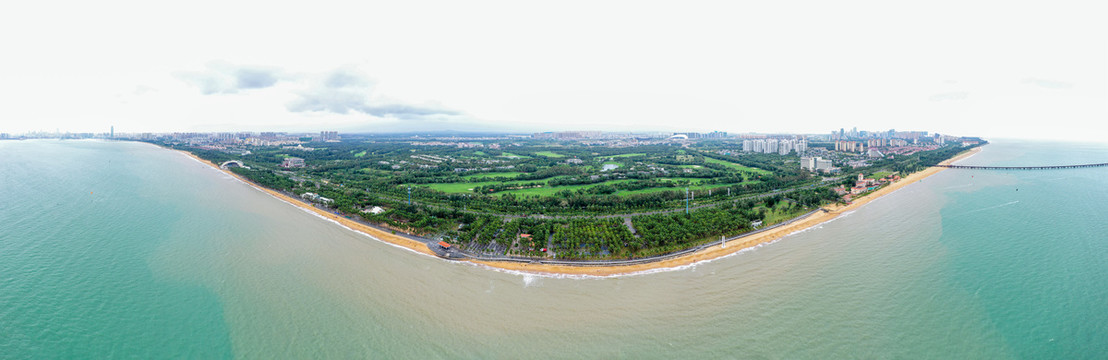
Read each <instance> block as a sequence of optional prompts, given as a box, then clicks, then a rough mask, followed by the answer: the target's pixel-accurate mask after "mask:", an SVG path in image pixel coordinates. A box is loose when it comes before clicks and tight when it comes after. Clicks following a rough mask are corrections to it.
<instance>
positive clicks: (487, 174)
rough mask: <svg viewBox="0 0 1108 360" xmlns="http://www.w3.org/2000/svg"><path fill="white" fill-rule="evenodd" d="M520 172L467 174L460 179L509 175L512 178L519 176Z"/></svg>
mask: <svg viewBox="0 0 1108 360" xmlns="http://www.w3.org/2000/svg"><path fill="white" fill-rule="evenodd" d="M521 174H523V173H521V172H490V173H479V174H469V175H465V176H462V179H466V180H469V179H473V178H479V177H509V178H514V177H516V176H519V175H521Z"/></svg>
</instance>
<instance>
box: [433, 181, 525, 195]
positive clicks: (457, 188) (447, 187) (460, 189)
mask: <svg viewBox="0 0 1108 360" xmlns="http://www.w3.org/2000/svg"><path fill="white" fill-rule="evenodd" d="M530 182H544V181H543V180H535V181H527V182H506V183H504V184H508V185H513V184H524V183H530ZM500 183H501V182H499V181H480V182H464V183H438V184H418V185H412V186H424V187H429V188H432V189H435V190H438V191H442V192H444V193H467V192H472V190H470V189H473V188H475V187H478V186H488V185H497V184H500Z"/></svg>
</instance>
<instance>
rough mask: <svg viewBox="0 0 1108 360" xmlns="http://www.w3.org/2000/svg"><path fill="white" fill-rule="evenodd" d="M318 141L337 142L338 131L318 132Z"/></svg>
mask: <svg viewBox="0 0 1108 360" xmlns="http://www.w3.org/2000/svg"><path fill="white" fill-rule="evenodd" d="M319 139H320V140H321V141H331V140H338V139H339V132H338V131H320V132H319Z"/></svg>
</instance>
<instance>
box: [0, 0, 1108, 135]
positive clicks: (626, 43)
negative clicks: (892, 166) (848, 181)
mask: <svg viewBox="0 0 1108 360" xmlns="http://www.w3.org/2000/svg"><path fill="white" fill-rule="evenodd" d="M60 7H65V8H67V9H69V11H66V12H57V11H55V10H56V9H57V8H60ZM998 8H1003V9H1004V12H1003V14H999V13H997V9H998ZM119 9H129V11H119ZM212 9H218V11H213V10H212ZM1098 10H1099V4H1097V3H1082V2H1065V3H1038V4H1018V3H1008V2H971V3H966V2H961V1H933V2H928V3H926V4H923V3H920V4H904V3H901V4H893V3H880V2H877V3H873V2H864V1H846V2H835V3H827V2H819V1H809V2H800V3H781V2H694V3H683V4H665V3H650V2H647V3H643V2H602V3H596V2H574V1H568V2H559V3H557V4H535V3H521V2H511V1H503V2H498V1H494V2H465V3H456V2H445V1H440V2H435V1H432V2H391V3H358V4H355V5H352V4H350V3H348V2H329V1H321V2H313V3H312V4H311V5H310V6H304V5H302V4H292V5H284V4H281V3H272V2H264V3H263V2H250V1H247V2H231V3H228V2H217V1H213V0H199V1H198V2H190V3H187V4H185V3H181V4H173V5H165V4H157V5H155V4H151V3H146V2H138V1H133V2H130V1H123V2H119V1H108V2H106V3H105V2H98V3H95V4H92V3H84V2H72V3H70V4H44V3H37V2H20V3H16V4H14V5H12V6H10V8H6V9H5V11H4V12H3V13H0V43H3V44H5V56H4V57H3V58H0V79H4V81H3V82H0V98H3V99H4V101H5V106H4V107H0V131H4V132H19V131H27V130H36V129H50V130H53V129H54V128H62V129H71V130H73V131H90V130H94V131H102V130H103V129H106V128H107V127H108V126H110V125H111V124H115V125H117V126H116V129H117V130H120V129H127V128H134V129H138V128H142V129H143V130H189V129H196V130H224V129H226V130H234V129H250V130H260V129H266V128H274V129H277V130H286V129H303V130H319V129H320V128H321V127H325V126H327V127H336V128H337V127H343V128H358V127H363V128H371V129H372V128H374V126H377V125H382V124H393V125H396V124H415V123H421V124H434V126H465V124H467V123H466V122H464V121H469V122H473V121H481V122H483V123H484V124H485V125H500V126H503V127H515V128H531V129H536V128H545V129H571V128H594V129H606V130H627V129H636V130H639V129H641V130H648V129H674V130H676V129H690V130H714V129H719V130H725V131H731V132H745V131H759V132H776V131H795V132H817V133H823V132H826V131H829V130H830V129H836V128H839V127H853V126H858V127H859V128H863V129H887V128H896V129H921V130H928V131H940V132H950V133H973V134H977V135H983V136H990V135H992V134H1000V133H1004V134H1006V135H1012V136H1025V137H1035V136H1041V135H1042V134H1044V130H1043V129H1042V126H1041V121H1042V118H1044V117H1049V118H1051V119H1050V123H1052V124H1060V125H1064V126H1065V127H1068V128H1069V130H1065V131H1063V130H1057V131H1055V132H1056V133H1057V134H1056V135H1052V136H1061V137H1064V136H1074V137H1076V136H1079V135H1081V134H1090V133H1095V131H1093V130H1096V129H1094V128H1092V126H1093V125H1089V124H1091V123H1099V122H1103V121H1104V120H1105V118H1108V105H1106V103H1108V100H1106V99H1108V91H1106V88H1108V69H1106V66H1105V65H1104V64H1106V63H1108V46H1106V44H1108V35H1106V34H1108V23H1105V22H1103V21H1102V20H1101V19H1100V16H1099V15H1100V14H1101V12H1100V11H1098ZM136 14H141V16H136ZM334 69H347V70H351V71H354V73H355V74H358V77H356V78H344V77H341V76H338V77H333V78H326V77H325V76H326V75H327V74H331V75H335V74H338V73H336V72H334ZM369 79H372V81H370V80H369ZM951 79H955V80H956V81H953V82H952V81H951ZM182 80H185V81H182ZM137 86H146V87H149V88H151V89H157V91H151V92H146V93H143V94H141V95H139V94H133V95H126V96H123V97H122V98H120V97H117V96H115V95H116V94H132V93H133V92H134V90H135V89H136V87H137ZM204 94H208V95H204ZM1052 112H1053V113H1054V114H1057V115H1056V116H1049V114H1051V113H1052ZM461 114H464V115H461ZM1063 117H1064V118H1063ZM415 118H419V119H422V120H424V121H423V122H410V121H409V122H404V119H415ZM427 118H449V119H450V121H445V120H443V121H439V122H432V121H429V120H428V119H427ZM458 118H464V119H458ZM440 120H441V119H440ZM389 126H392V125H389ZM398 126H405V125H398ZM410 126H415V125H410ZM1058 128H1063V126H1058Z"/></svg>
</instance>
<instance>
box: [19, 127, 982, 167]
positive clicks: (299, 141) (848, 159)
mask: <svg viewBox="0 0 1108 360" xmlns="http://www.w3.org/2000/svg"><path fill="white" fill-rule="evenodd" d="M343 136H346V137H353V138H367V139H369V140H371V139H373V138H387V139H392V140H397V139H410V140H411V145H415V146H450V147H458V148H489V149H501V148H502V147H509V146H513V145H516V146H518V145H519V144H513V143H512V142H513V141H524V140H546V141H572V142H575V143H578V144H580V145H585V146H602V147H613V148H623V147H634V146H646V145H659V144H670V145H677V146H687V145H688V144H689V143H691V142H703V141H728V142H730V143H733V144H734V147H733V149H731V148H729V147H727V146H724V147H723V148H724V149H723V150H719V152H720V154H722V155H741V154H777V155H788V156H797V157H799V167H800V168H801V169H804V170H807V171H810V172H819V173H827V174H832V173H838V172H839V171H840V169H841V167H842V166H850V167H852V168H857V167H865V166H869V161H870V160H872V159H878V158H886V157H890V158H891V157H896V156H907V155H912V154H914V153H917V152H921V151H929V150H935V149H938V148H940V147H942V146H943V145H945V144H947V143H949V142H957V143H961V145H963V146H971V145H976V144H978V143H980V142H981V141H982V140H981V139H980V138H976V137H961V136H953V135H947V134H940V133H929V132H927V131H896V130H894V129H889V130H885V131H865V130H862V131H859V130H858V128H852V129H850V130H846V129H845V128H840V129H839V130H835V131H831V132H830V133H827V134H755V133H746V134H728V133H727V132H724V131H711V132H640V133H635V132H605V131H556V132H555V131H551V132H540V133H532V134H468V135H466V134H433V133H432V134H425V135H419V134H356V133H350V134H341V135H340V134H339V132H338V131H334V130H325V131H320V132H319V133H290V132H211V133H205V132H169V133H153V132H142V133H126V132H120V133H116V132H115V128H114V127H111V128H109V131H108V132H104V133H89V132H82V133H71V132H60V131H55V132H30V133H25V134H19V135H12V134H8V133H0V140H24V139H118V140H139V141H170V142H174V143H179V144H182V145H188V146H192V147H197V148H201V149H206V150H221V151H226V152H229V153H237V154H247V153H249V150H248V149H247V147H251V146H262V147H265V146H279V147H282V148H284V149H288V150H297V151H313V150H315V148H312V147H306V146H304V145H305V144H310V143H326V142H339V141H341V140H342V139H343ZM740 144H741V145H740ZM281 166H282V167H286V168H289V167H301V166H303V162H302V160H301V159H299V158H295V157H292V158H289V159H286V161H285V163H282V164H281Z"/></svg>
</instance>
